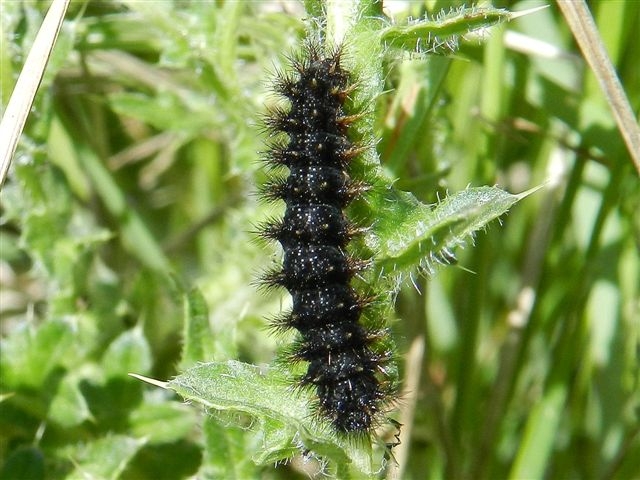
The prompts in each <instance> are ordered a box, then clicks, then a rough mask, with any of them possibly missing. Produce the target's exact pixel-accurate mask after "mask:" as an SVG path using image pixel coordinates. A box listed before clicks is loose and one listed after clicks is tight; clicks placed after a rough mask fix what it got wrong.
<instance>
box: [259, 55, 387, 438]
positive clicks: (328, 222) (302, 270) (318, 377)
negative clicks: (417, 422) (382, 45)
mask: <svg viewBox="0 0 640 480" xmlns="http://www.w3.org/2000/svg"><path fill="white" fill-rule="evenodd" d="M343 52H344V48H343V47H342V46H339V47H336V48H333V49H332V50H331V51H330V52H329V53H326V54H325V53H323V49H322V47H321V46H320V45H318V44H314V43H307V44H306V45H305V46H304V47H303V50H302V52H301V53H300V54H299V55H297V56H294V57H292V58H291V59H290V67H291V73H282V72H279V73H277V74H276V80H275V88H274V90H275V92H276V93H277V94H278V95H279V96H280V97H283V98H284V99H286V101H287V103H288V107H272V108H271V109H269V110H268V112H267V114H266V116H265V126H266V130H267V132H268V134H269V140H268V141H267V144H268V149H267V151H266V152H264V154H263V156H262V157H263V158H262V159H263V161H264V162H265V164H266V165H267V166H268V167H270V169H271V172H273V170H276V171H277V170H279V169H282V168H283V167H286V169H288V175H287V176H286V177H283V176H278V175H277V174H274V173H271V178H270V180H268V181H267V182H266V183H265V184H264V185H263V186H262V188H261V192H262V195H263V197H264V198H265V199H266V200H268V201H273V202H275V201H284V203H285V205H286V210H285V213H284V217H283V218H281V219H272V220H268V221H267V222H266V223H264V224H262V226H261V228H260V232H259V233H260V234H261V236H262V237H264V238H267V239H269V240H272V241H277V242H279V243H280V245H281V246H282V250H283V252H284V259H283V262H282V266H281V267H280V268H277V269H273V270H270V271H268V272H266V273H265V274H264V275H263V276H262V277H261V280H260V282H261V283H262V284H263V285H265V286H267V287H284V288H285V289H286V290H288V292H289V294H290V295H291V297H292V304H293V306H292V309H291V310H290V311H289V312H286V313H283V314H281V315H280V316H279V317H276V318H275V319H274V320H273V327H274V328H275V329H276V330H291V329H294V330H296V331H297V337H296V340H295V341H294V343H293V344H292V345H291V347H290V348H289V350H288V351H287V352H286V354H285V359H286V360H287V361H288V362H292V363H297V362H307V363H308V367H307V371H306V373H305V374H303V375H302V376H299V377H298V378H296V379H295V381H294V384H295V385H297V386H298V387H300V388H312V389H315V403H314V405H313V411H314V412H315V413H316V414H317V415H318V416H319V417H321V418H322V419H325V420H328V422H329V423H330V424H331V425H332V426H333V428H334V430H335V431H336V432H338V433H341V434H347V435H351V434H353V435H368V434H370V433H371V432H372V429H373V428H374V427H375V426H376V425H377V424H378V423H379V420H380V416H381V415H382V414H384V412H385V411H386V410H387V409H388V407H389V405H390V404H391V403H392V402H393V400H394V396H395V394H396V393H397V386H396V384H395V381H393V380H392V379H391V378H390V377H391V375H390V374H389V370H390V369H389V366H390V363H391V362H393V353H392V351H391V350H390V349H389V348H387V347H386V346H385V345H387V343H386V342H385V339H386V337H387V335H388V332H387V330H386V329H385V328H383V327H380V322H366V321H363V318H365V317H366V312H367V311H368V310H369V307H370V306H371V304H372V302H373V301H374V300H373V297H372V296H370V295H369V296H367V295H366V294H363V293H359V292H357V291H356V289H355V288H354V287H353V286H352V280H353V278H354V276H355V275H357V274H359V273H361V272H363V271H364V270H365V269H366V268H367V265H368V262H367V261H365V260H362V259H359V258H357V257H355V256H354V255H353V254H352V253H350V252H349V251H348V248H347V247H348V245H349V243H350V242H351V240H352V239H353V238H354V237H356V236H358V235H361V234H362V233H363V232H364V230H365V228H366V227H362V226H360V225H356V224H355V223H354V222H353V221H351V220H350V219H349V218H348V217H347V215H346V209H347V207H348V205H349V204H350V203H351V202H352V201H354V200H355V199H356V198H359V197H361V196H362V195H363V194H364V193H365V192H366V191H367V189H368V188H369V187H368V186H367V184H366V182H365V181H363V180H358V179H354V178H352V175H353V174H352V172H351V169H350V165H351V164H352V162H353V160H354V159H355V158H356V157H358V156H359V155H361V154H362V153H363V152H364V151H365V150H366V148H367V147H365V146H364V145H362V144H361V143H360V142H358V141H357V140H352V139H351V138H350V137H351V136H353V135H351V130H352V126H353V124H354V122H356V121H357V120H358V119H359V118H361V116H362V112H349V111H348V110H349V108H350V107H349V105H350V104H351V103H353V102H349V99H350V96H351V95H352V94H353V92H355V91H356V88H357V85H358V82H357V80H354V75H353V74H352V73H351V72H349V71H347V70H346V69H345V68H344V67H343V65H342V63H343ZM351 108H352V109H353V107H351ZM372 323H375V325H372Z"/></svg>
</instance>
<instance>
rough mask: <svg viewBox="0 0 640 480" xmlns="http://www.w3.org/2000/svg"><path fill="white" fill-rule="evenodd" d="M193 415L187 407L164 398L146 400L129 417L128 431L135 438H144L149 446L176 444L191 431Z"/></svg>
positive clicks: (193, 422)
mask: <svg viewBox="0 0 640 480" xmlns="http://www.w3.org/2000/svg"><path fill="white" fill-rule="evenodd" d="M149 397H151V396H149ZM160 400H162V401H160ZM195 413H196V412H195V411H194V410H193V408H190V407H189V406H188V405H184V404H182V403H177V402H175V401H171V402H169V401H167V400H166V398H158V399H155V398H154V399H153V400H150V399H149V398H146V401H145V402H144V403H142V404H141V405H140V407H139V408H137V409H136V410H134V411H132V412H131V414H130V415H129V425H130V428H131V430H130V431H131V433H132V434H133V435H134V436H135V437H137V438H145V439H146V440H147V441H148V443H149V444H157V443H172V442H177V441H178V440H180V439H181V438H184V437H187V436H188V434H189V432H191V431H192V430H193V428H194V426H195V424H196V414H195Z"/></svg>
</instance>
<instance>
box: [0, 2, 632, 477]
mask: <svg viewBox="0 0 640 480" xmlns="http://www.w3.org/2000/svg"><path fill="white" fill-rule="evenodd" d="M44 3H46V2H27V1H23V2H7V3H6V5H5V4H3V7H2V10H1V15H2V18H1V19H0V20H1V21H2V35H3V41H2V43H1V45H0V65H2V69H1V70H0V75H1V83H2V85H1V91H2V103H3V105H4V104H5V103H6V98H8V95H9V93H10V91H11V87H12V85H13V83H14V82H15V76H16V74H17V72H19V70H20V68H21V64H22V62H23V59H24V58H25V56H26V54H27V53H28V51H29V49H30V46H31V43H32V41H33V37H34V35H35V31H36V30H37V29H38V27H39V25H40V23H41V21H42V17H43V14H44V12H45V10H46V7H45V5H44ZM451 3H452V2H438V1H433V2H408V3H407V4H406V5H404V8H405V9H404V10H402V11H398V12H394V13H393V15H394V18H395V22H390V21H388V19H386V18H384V17H382V16H381V12H380V11H379V7H380V4H379V3H377V2H373V1H364V0H362V1H360V2H355V1H353V2H333V3H331V5H333V6H332V7H330V8H329V10H328V11H327V12H326V14H327V17H326V18H327V23H326V24H323V21H322V19H323V18H324V12H322V9H321V8H320V4H321V2H317V1H312V0H309V1H307V2H305V6H306V8H307V11H308V15H310V16H311V17H313V18H312V19H311V20H307V21H306V22H305V21H303V20H301V19H302V18H303V17H305V15H306V14H305V13H304V12H303V11H302V7H301V6H300V9H299V10H294V11H284V10H282V9H281V7H279V6H278V5H279V4H278V3H275V2H274V3H273V4H272V3H271V2H189V1H187V2H183V1H177V0H176V1H157V2H139V1H128V0H121V1H117V2H72V6H71V11H70V12H69V13H68V16H67V20H66V21H65V24H64V26H63V30H62V32H61V34H60V37H59V39H58V43H57V45H56V47H55V49H54V52H53V56H52V58H51V60H50V63H49V67H48V71H47V74H46V76H45V78H44V79H43V83H42V85H41V88H40V93H39V95H38V97H37V99H36V104H35V106H34V109H33V111H32V114H31V116H30V119H29V122H28V123H27V127H26V129H25V132H24V134H23V137H22V139H21V142H20V145H19V150H18V152H17V154H16V156H15V158H14V164H13V167H12V171H11V174H10V177H9V178H8V180H7V181H6V183H5V184H4V185H3V187H2V193H1V197H0V202H1V203H0V208H1V210H0V214H1V217H0V218H1V223H0V287H1V289H2V292H1V298H0V300H1V301H0V315H1V317H0V319H1V322H2V323H1V332H2V339H1V344H0V347H1V351H0V388H1V390H0V459H1V460H0V469H1V470H0V478H34V479H38V478H45V477H46V478H75V477H87V476H90V477H92V478H136V479H138V478H184V477H188V476H193V475H196V476H198V478H292V476H294V475H299V476H300V477H301V478H305V476H306V475H307V474H308V473H309V472H311V473H312V474H313V472H314V469H315V470H318V469H321V468H324V469H325V470H326V471H327V472H329V473H330V474H332V475H334V476H337V477H339V478H348V477H356V478H359V477H361V476H362V475H365V476H367V477H371V476H384V475H389V476H394V475H395V476H396V477H398V478H425V477H427V478H461V477H464V478H479V479H480V478H507V477H511V478H540V477H543V476H547V477H551V478H568V477H583V478H632V477H633V476H634V475H637V471H639V470H640V463H639V461H638V458H640V420H639V418H638V417H639V415H640V388H639V387H640V383H639V382H640V377H639V375H638V373H639V372H638V361H639V358H638V352H639V351H640V349H639V346H640V320H639V318H640V287H639V286H638V285H640V281H639V280H640V261H639V258H638V246H639V245H640V222H639V221H638V220H639V218H640V217H638V215H637V212H638V211H640V182H639V181H638V176H637V175H636V173H635V172H634V171H633V168H632V164H631V162H630V161H629V156H628V154H627V152H626V151H625V149H624V144H623V142H622V140H621V137H620V133H619V132H618V131H617V129H616V127H615V123H614V120H613V118H612V115H611V114H610V111H609V109H608V107H607V104H606V103H605V101H604V99H603V97H602V95H601V94H600V92H599V90H598V88H597V84H596V82H595V80H593V78H592V77H591V76H590V74H589V71H588V70H586V69H585V65H584V62H583V61H582V60H581V59H580V57H579V53H578V52H577V51H576V49H575V47H574V46H573V44H572V42H571V37H570V35H569V33H568V31H567V29H566V27H565V25H564V22H563V19H562V17H561V16H560V14H559V13H558V11H557V10H556V9H555V8H554V7H551V8H548V9H546V10H543V11H539V12H536V13H535V14H532V15H530V16H524V17H522V18H519V19H518V20H516V21H513V22H509V23H505V22H506V21H507V20H509V18H511V17H510V16H509V12H510V11H515V10H518V9H520V8H521V7H522V6H523V5H520V4H517V3H509V2H501V3H504V5H502V4H501V5H500V6H504V7H505V8H506V10H499V9H492V8H488V7H487V8H486V9H481V8H478V7H472V8H463V7H462V6H461V4H459V3H456V4H455V5H453V6H452V5H451ZM496 3H498V2H496ZM334 4H337V5H334ZM347 5H351V6H353V5H357V7H358V8H359V9H360V10H358V9H356V10H355V13H353V12H354V11H352V12H351V13H346V14H345V13H344V10H342V9H345V8H346V6H347ZM425 5H427V6H428V15H427V12H426V8H427V7H426V6H425ZM525 6H526V7H531V6H532V5H531V3H530V2H526V3H525ZM591 6H592V9H593V12H594V15H595V17H596V21H597V23H598V25H599V26H600V29H601V33H602V36H603V39H604V41H605V44H606V46H607V48H608V50H609V52H610V55H611V57H612V59H613V62H614V64H615V66H616V68H617V71H618V74H619V75H620V78H621V80H622V83H623V85H624V86H625V88H626V91H627V94H628V96H629V99H630V101H631V103H632V105H633V106H634V107H635V110H636V111H638V110H639V109H640V76H639V74H638V69H637V62H638V60H639V57H640V46H638V43H637V42H635V41H633V39H634V38H635V37H634V36H633V35H634V33H633V32H637V31H638V29H639V28H640V20H638V18H640V15H639V13H640V4H636V3H635V2H607V1H605V0H601V1H599V2H592V3H591ZM333 9H335V10H333ZM438 12H443V13H438ZM387 13H389V14H391V12H387ZM349 15H352V16H351V17H350V16H349ZM408 18H411V19H413V20H410V21H409V20H407V19H408ZM337 19H342V20H349V19H355V21H354V23H353V24H352V25H351V26H350V27H348V28H346V30H347V37H346V42H347V43H346V46H347V50H346V51H347V55H346V57H345V61H346V62H348V63H349V67H350V68H351V69H352V70H354V71H355V72H357V73H358V74H359V76H360V77H361V79H362V80H361V82H360V83H359V88H358V93H357V94H356V95H357V96H356V97H355V98H354V102H359V103H360V104H363V105H367V106H368V111H367V115H366V118H363V119H362V120H361V121H360V122H359V124H358V129H359V134H360V135H361V136H362V137H363V139H364V141H365V142H366V143H370V144H371V145H375V147H376V148H375V150H376V151H377V153H376V152H374V151H373V150H371V151H370V152H369V153H368V154H367V155H366V156H365V158H364V159H363V160H362V165H360V166H359V168H363V169H365V170H367V171H368V172H370V173H369V175H370V177H371V183H372V184H373V185H374V188H373V189H372V191H371V192H370V195H369V196H368V198H367V201H366V202H364V203H363V204H360V205H355V206H354V212H353V213H354V215H356V216H358V217H362V218H373V219H375V222H373V226H372V229H371V231H370V232H369V233H368V234H367V236H366V237H365V238H364V239H363V240H362V242H361V244H360V245H359V248H360V249H362V251H366V252H369V254H370V256H371V258H372V260H373V264H374V268H373V269H372V270H371V274H370V276H369V277H367V278H365V279H364V280H366V282H367V283H368V284H370V285H373V287H374V288H376V289H377V290H378V291H382V292H386V293H388V301H387V302H386V303H385V305H382V306H381V311H383V312H385V313H386V314H388V315H389V321H390V324H391V327H392V329H393V332H394V337H395V338H396V340H397V343H398V349H399V351H400V352H401V353H402V354H403V355H402V363H401V368H400V372H399V374H400V375H401V376H402V379H403V384H404V387H405V392H406V394H405V396H404V398H402V399H401V400H400V401H399V403H398V411H397V412H396V413H395V414H394V415H393V417H394V418H396V419H397V420H398V421H399V422H400V423H402V424H403V426H402V429H401V437H400V438H401V440H402V443H401V444H400V445H398V446H397V447H395V448H394V450H393V453H394V456H395V460H396V461H397V462H394V461H390V462H387V463H386V467H385V469H383V470H381V468H382V467H381V465H385V463H384V462H382V463H381V457H382V456H383V455H384V454H385V448H384V445H383V444H384V442H393V436H394V434H395V433H396V431H395V428H387V429H384V428H383V429H382V430H381V433H380V435H381V440H380V442H379V443H381V444H375V445H374V446H373V449H371V446H370V445H367V442H357V441H350V440H349V439H344V438H337V437H336V436H335V435H333V434H332V433H331V432H330V431H327V430H326V429H325V428H324V426H323V425H321V424H319V423H317V422H314V421H310V420H309V419H310V417H312V415H311V412H309V411H308V402H307V401H306V399H305V395H307V393H305V392H297V393H296V394H293V393H292V392H291V390H290V389H289V388H288V387H287V382H286V376H288V375H290V374H291V372H290V371H288V370H287V368H286V366H283V365H280V364H274V363H273V358H274V357H275V352H276V351H277V350H278V349H279V344H280V343H287V342H288V340H289V339H287V338H273V337H271V336H269V335H268V334H267V332H266V331H265V326H266V324H267V322H266V319H268V318H269V317H270V316H273V315H274V314H275V313H277V312H278V311H280V309H281V305H280V304H281V303H282V298H286V296H285V297H282V295H281V294H280V293H275V292H269V293H267V294H261V293H258V292H257V291H256V289H255V287H254V286H253V285H252V281H253V280H254V279H255V278H256V274H257V273H259V272H260V271H263V270H266V269H267V268H269V267H270V266H272V264H273V263H274V262H275V261H277V259H276V257H274V254H275V252H276V250H275V249H272V248H271V247H266V246H265V245H262V244H260V243H259V242H255V241H253V240H254V237H253V236H252V234H251V233H250V232H251V230H253V227H252V225H256V224H258V223H259V222H260V221H261V220H263V219H264V218H266V217H268V216H271V215H273V214H274V211H273V207H270V206H267V205H264V204H263V203H261V202H259V201H258V199H257V198H256V197H255V195H253V192H255V190H256V185H257V184H260V183H261V182H262V181H263V180H264V172H262V171H261V168H260V166H259V164H258V163H257V162H256V159H257V153H256V152H258V151H260V150H262V149H263V148H264V144H263V141H264V138H263V136H262V135H261V133H260V132H261V127H260V116H261V113H262V112H264V108H265V107H264V105H265V103H267V104H268V103H269V102H272V101H273V97H272V96H271V95H270V93H269V90H268V89H269V78H270V74H269V73H265V72H273V71H274V70H280V69H282V68H284V65H286V56H287V55H288V54H290V52H291V51H295V49H296V46H297V45H299V43H300V41H301V39H302V38H303V37H304V35H305V32H306V31H308V30H313V31H326V32H328V34H329V35H330V36H332V38H339V37H340V35H341V34H342V33H344V31H341V28H342V27H341V26H340V25H341V24H340V22H339V21H337ZM347 23H348V22H347ZM492 25H495V26H493V27H492V29H491V30H490V34H489V33H488V32H487V31H486V27H489V26H492ZM343 30H345V29H343ZM516 32H518V33H520V34H522V35H524V37H523V36H522V35H521V36H516V35H514V34H515V33H516ZM478 38H483V41H482V42H481V41H479V40H478ZM523 39H525V40H526V41H525V42H524V43H523ZM532 39H538V40H540V41H544V42H546V43H547V45H551V46H555V47H556V48H557V49H558V50H559V52H560V54H559V55H557V56H555V57H553V58H549V57H545V56H543V55H542V54H541V52H544V51H549V50H542V47H541V46H540V44H535V43H533V42H532ZM429 42H431V43H429ZM452 49H455V52H454V53H453V54H452ZM378 162H380V163H378ZM485 185H490V186H485ZM494 185H499V186H500V187H501V188H497V187H494ZM539 185H543V188H542V189H540V190H538V191H537V192H536V193H535V194H534V195H531V196H529V197H527V199H526V200H525V201H523V202H521V203H519V204H518V205H517V206H516V207H515V208H514V209H513V213H512V214H510V215H509V216H508V217H502V218H503V220H502V222H503V224H502V225H498V224H497V222H494V223H493V224H491V225H490V226H489V227H488V228H486V230H485V231H478V230H483V229H484V228H485V225H487V224H488V222H489V221H491V220H493V219H495V218H497V217H500V216H501V215H502V214H503V213H504V212H506V211H507V210H508V209H510V208H512V207H513V205H514V204H515V203H516V202H517V201H518V200H520V199H522V198H523V197H524V196H525V195H526V194H522V193H518V194H510V193H507V192H523V191H524V192H527V193H528V192H530V190H531V189H533V188H534V187H536V186H539ZM452 192H457V193H452ZM458 266H459V267H460V268H458ZM436 270H437V273H436ZM434 273H435V275H432V274H434ZM397 288H400V290H399V291H397ZM391 299H395V300H397V301H396V302H395V310H394V312H393V313H391V312H389V310H390V307H391V305H392V304H391ZM202 362H208V363H202ZM265 364H270V366H269V367H257V366H256V365H265ZM129 373H136V374H138V375H141V376H145V377H150V378H156V379H163V380H168V382H167V383H163V382H160V386H162V387H165V388H158V387H157V386H155V387H154V386H150V385H148V384H145V383H143V382H141V381H140V380H139V379H137V378H132V377H131V376H129V375H128V374H129ZM169 379H170V380H169ZM174 392H177V393H178V394H180V396H177V395H175V393H174ZM183 399H187V400H189V401H190V402H191V403H194V404H200V405H202V406H203V407H204V408H201V407H198V406H196V405H193V404H192V405H186V404H184V403H183ZM311 451H312V452H315V453H311ZM291 457H293V460H291V461H286V462H284V461H283V462H280V463H279V464H278V465H277V466H276V467H274V463H275V462H277V461H282V460H284V459H290V458H291ZM318 458H320V460H319V461H318ZM325 462H326V463H325ZM301 472H306V473H301Z"/></svg>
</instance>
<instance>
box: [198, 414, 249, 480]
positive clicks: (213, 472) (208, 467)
mask: <svg viewBox="0 0 640 480" xmlns="http://www.w3.org/2000/svg"><path fill="white" fill-rule="evenodd" d="M203 430H204V435H205V456H204V460H203V462H202V467H201V469H200V471H199V472H198V478H200V476H202V477H203V478H212V479H215V478H229V479H238V480H240V479H243V478H255V477H256V476H257V474H258V469H257V467H256V463H259V462H256V463H254V462H253V461H252V459H251V457H249V456H247V455H246V452H247V451H250V450H252V449H253V448H249V447H250V446H249V445H247V444H248V443H249V442H250V440H249V439H250V438H251V437H250V436H249V435H247V431H246V430H243V429H242V428H240V427H239V426H236V425H223V424H222V422H220V421H218V420H217V419H216V418H213V417H208V418H206V419H205V421H204V428H203ZM254 438H255V437H254Z"/></svg>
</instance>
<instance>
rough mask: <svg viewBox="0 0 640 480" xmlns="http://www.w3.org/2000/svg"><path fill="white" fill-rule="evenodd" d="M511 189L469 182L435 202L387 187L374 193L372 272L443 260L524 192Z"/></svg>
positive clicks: (396, 270) (408, 268)
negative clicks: (379, 193) (376, 213)
mask: <svg viewBox="0 0 640 480" xmlns="http://www.w3.org/2000/svg"><path fill="white" fill-rule="evenodd" d="M529 193H530V192H525V193H524V194H521V195H512V194H510V193H508V192H505V191H504V190H501V189H499V188H496V187H479V188H469V189H467V190H463V191H462V192H458V193H456V194H454V195H452V196H450V197H447V198H446V199H444V200H443V201H442V202H440V203H439V204H438V205H436V206H435V208H434V207H431V206H428V205H424V204H421V203H419V202H418V201H417V200H416V199H415V198H414V197H413V196H412V195H410V194H408V193H405V192H399V191H396V190H392V189H389V190H388V191H387V193H386V195H385V196H384V197H383V198H381V199H378V200H377V202H378V207H379V210H380V215H379V216H378V218H377V221H376V223H375V224H374V226H373V229H372V230H373V233H374V234H375V235H369V237H368V238H367V242H368V245H369V247H370V248H372V250H374V251H375V252H377V256H376V259H375V272H376V274H378V273H379V272H383V273H386V274H390V273H393V274H402V273H405V272H410V271H412V270H414V269H415V266H416V265H421V266H423V267H424V268H426V269H427V270H432V269H433V268H434V267H435V266H436V265H437V264H439V263H448V262H449V261H450V259H451V258H452V256H453V250H454V249H455V247H457V246H459V245H464V244H465V243H466V242H467V240H468V238H469V237H471V236H472V235H473V234H474V233H475V232H476V231H477V230H479V229H482V228H484V227H485V226H486V225H487V224H488V223H489V222H490V221H491V220H494V219H496V218H498V217H499V216H500V215H502V214H503V213H505V212H506V211H507V210H508V209H509V208H510V207H511V206H512V205H513V204H515V203H516V202H517V201H518V200H520V199H521V198H523V196H526V195H528V194H529Z"/></svg>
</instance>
